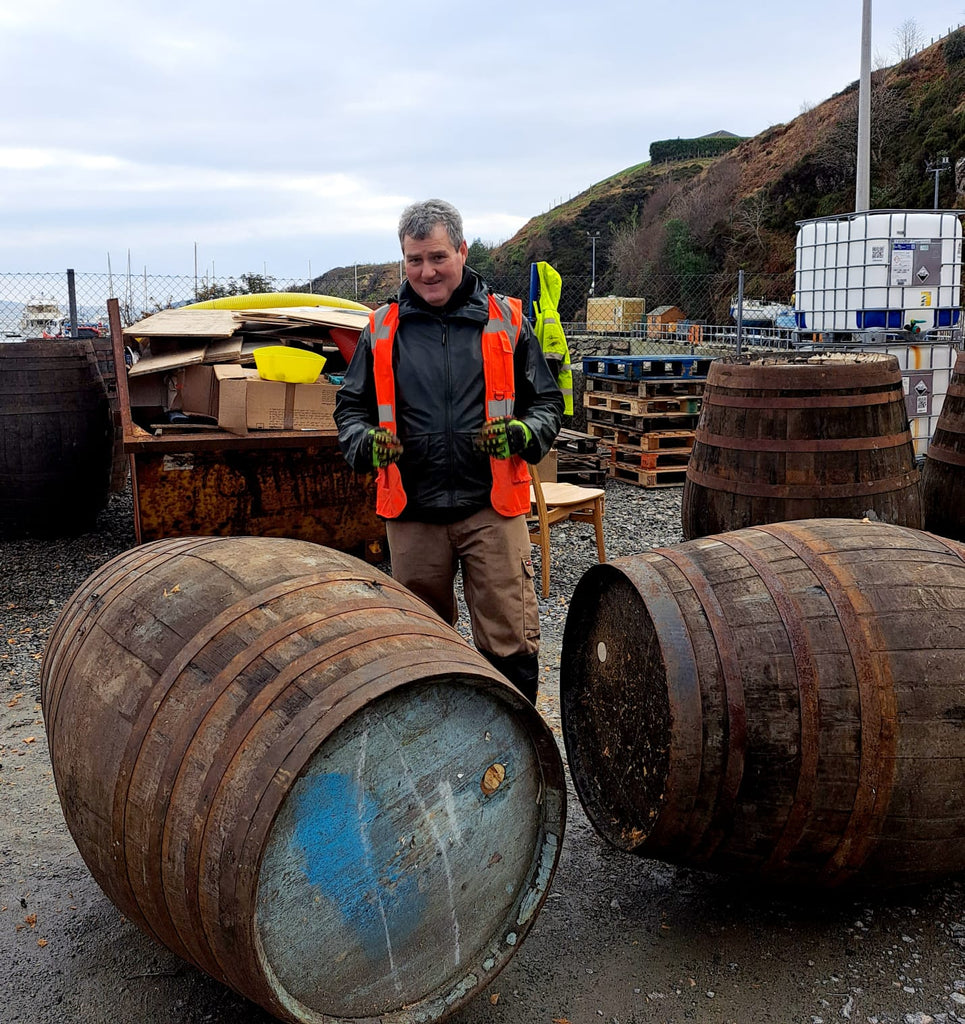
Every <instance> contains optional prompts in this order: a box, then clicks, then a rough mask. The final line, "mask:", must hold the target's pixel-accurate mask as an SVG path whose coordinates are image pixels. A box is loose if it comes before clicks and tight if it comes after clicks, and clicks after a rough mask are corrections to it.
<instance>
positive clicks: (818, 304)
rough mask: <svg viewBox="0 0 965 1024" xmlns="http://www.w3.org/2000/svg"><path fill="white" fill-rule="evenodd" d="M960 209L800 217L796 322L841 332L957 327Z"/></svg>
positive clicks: (822, 331) (811, 329)
mask: <svg viewBox="0 0 965 1024" xmlns="http://www.w3.org/2000/svg"><path fill="white" fill-rule="evenodd" d="M959 217H960V213H959V212H956V211H948V210H942V211H938V210H935V211H932V210H870V211H868V212H865V213H847V214H841V215H839V216H835V217H820V218H817V219H815V220H805V221H798V227H799V230H798V233H797V251H796V262H795V273H794V279H795V303H794V311H795V318H796V321H797V328H798V330H799V331H802V332H807V333H810V332H814V333H817V334H828V333H833V334H836V335H840V334H855V333H864V332H866V331H878V330H882V331H902V330H905V329H906V328H908V327H911V328H912V330H913V331H916V332H917V331H920V332H921V333H922V334H924V333H925V332H928V331H932V330H949V331H950V330H951V329H953V328H958V327H960V317H961V303H960V290H961V278H962V224H961V221H960V219H959ZM825 340H833V339H825ZM868 340H870V339H868Z"/></svg>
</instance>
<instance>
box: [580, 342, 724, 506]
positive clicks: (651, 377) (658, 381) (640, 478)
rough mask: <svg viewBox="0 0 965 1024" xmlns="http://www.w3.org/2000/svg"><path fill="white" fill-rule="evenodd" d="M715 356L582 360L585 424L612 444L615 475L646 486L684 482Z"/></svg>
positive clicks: (590, 430) (611, 461)
mask: <svg viewBox="0 0 965 1024" xmlns="http://www.w3.org/2000/svg"><path fill="white" fill-rule="evenodd" d="M711 361H712V360H711V359H710V358H707V357H699V356H678V355H668V356H593V357H587V358H585V359H584V360H583V374H584V377H585V388H584V393H583V405H584V407H585V410H586V427H587V430H588V431H589V433H590V434H591V436H594V437H598V438H601V439H602V440H604V441H606V442H608V443H609V444H610V464H609V475H610V476H611V477H614V478H616V479H618V480H626V481H628V482H630V483H634V484H638V485H640V486H641V487H679V486H681V485H682V484H683V483H684V480H685V479H686V474H687V462H688V460H689V459H690V452H691V449H692V448H693V446H694V430H695V428H696V426H697V420H698V418H699V415H700V403H701V400H702V399H701V396H702V395H703V391H704V382H705V380H706V378H707V370H708V369H709V367H710V363H711Z"/></svg>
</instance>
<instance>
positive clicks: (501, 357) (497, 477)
mask: <svg viewBox="0 0 965 1024" xmlns="http://www.w3.org/2000/svg"><path fill="white" fill-rule="evenodd" d="M522 326H523V304H522V302H520V300H519V299H509V298H506V297H505V296H502V295H500V296H496V295H492V294H490V296H489V323H488V324H486V326H485V327H484V328H483V334H482V354H483V375H484V377H485V378H486V419H487V420H494V419H498V418H499V417H501V416H512V415H513V412H514V409H515V405H516V372H515V366H514V363H513V353H514V352H515V351H516V343H517V342H518V341H519V332H520V330H521V329H522ZM489 465H490V468H491V469H492V474H493V486H492V490H491V491H490V495H489V496H490V500H491V501H492V504H493V508H494V509H495V510H496V511H497V512H498V513H499V514H500V515H503V516H518V515H524V514H525V513H527V512H529V510H530V501H529V468H528V467H527V465H526V462H525V461H524V460H523V459H522V458H521V457H520V456H519V455H511V456H510V457H509V458H508V459H493V458H491V459H490V460H489Z"/></svg>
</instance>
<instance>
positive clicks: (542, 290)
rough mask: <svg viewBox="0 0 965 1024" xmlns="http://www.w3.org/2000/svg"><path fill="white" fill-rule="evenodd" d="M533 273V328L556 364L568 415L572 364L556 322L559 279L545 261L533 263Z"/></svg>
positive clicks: (571, 388)
mask: <svg viewBox="0 0 965 1024" xmlns="http://www.w3.org/2000/svg"><path fill="white" fill-rule="evenodd" d="M536 273H537V274H538V275H539V301H538V302H534V303H533V306H534V311H535V313H536V323H535V324H534V330H535V331H536V337H537V338H539V343H540V347H541V348H542V349H543V354H544V355H545V356H546V357H547V359H548V360H550V363H551V365H554V364H559V370H557V375H556V382H557V383H558V384H559V386H560V390H561V391H562V392H563V415H564V416H572V415H573V367H572V366H571V365H570V350H569V347H568V346H567V344H566V335H565V334H564V333H563V327H562V325H561V324H560V311H559V309H558V306H559V301H560V293H561V292H562V290H563V279H562V278H561V277H560V275H559V274H558V273H557V272H556V270H554V268H553V267H551V266H550V265H549V264H548V263H547V262H545V261H542V262H540V263H537V264H536Z"/></svg>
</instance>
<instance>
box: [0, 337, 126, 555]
mask: <svg viewBox="0 0 965 1024" xmlns="http://www.w3.org/2000/svg"><path fill="white" fill-rule="evenodd" d="M112 446H113V423H112V420H111V411H110V406H109V402H108V397H107V390H106V388H105V386H104V381H103V379H102V378H101V375H100V372H99V371H98V368H97V362H96V359H95V356H94V352H93V349H92V348H91V344H90V342H89V341H73V340H65V339H45V340H43V341H23V342H11V343H9V344H5V345H0V534H6V535H21V534H29V533H33V534H38V535H48V536H50V535H53V536H59V535H68V534H72V533H80V532H82V531H83V530H85V529H88V528H90V527H91V526H93V524H94V521H95V520H96V518H97V513H98V512H100V511H101V509H103V508H104V507H105V505H106V504H107V497H108V489H109V486H110V480H111V456H112Z"/></svg>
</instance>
